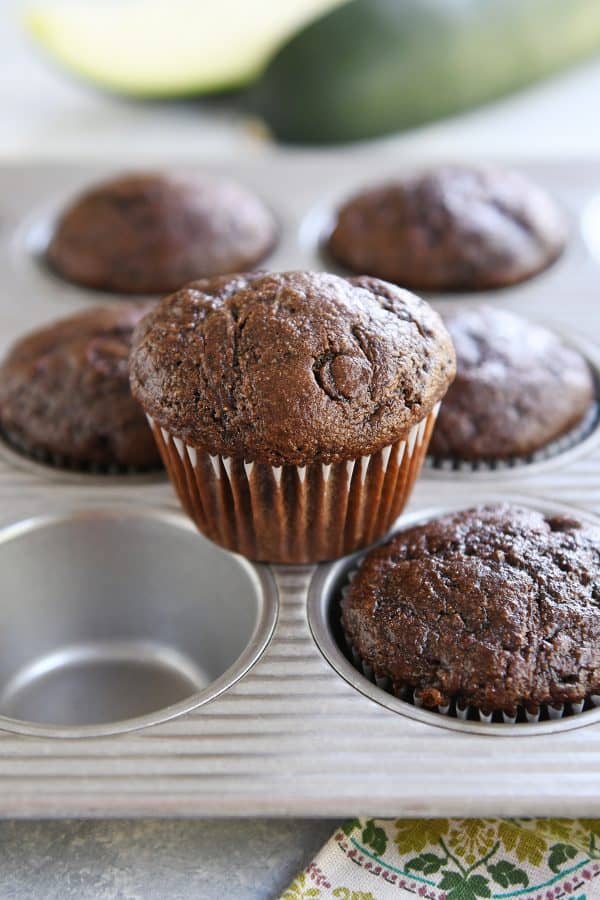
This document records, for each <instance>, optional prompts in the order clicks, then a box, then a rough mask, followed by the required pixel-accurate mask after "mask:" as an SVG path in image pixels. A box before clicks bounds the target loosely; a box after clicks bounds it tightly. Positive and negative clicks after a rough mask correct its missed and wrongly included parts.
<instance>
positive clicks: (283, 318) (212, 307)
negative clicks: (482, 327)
mask: <svg viewBox="0 0 600 900" xmlns="http://www.w3.org/2000/svg"><path fill="white" fill-rule="evenodd" d="M454 365H455V361H454V351H453V348H452V344H451V342H450V339H449V337H448V334H447V332H446V330H445V328H444V326H443V324H442V322H441V320H440V318H439V317H438V315H437V313H435V312H434V311H433V310H432V309H431V308H430V307H429V306H428V305H427V304H426V303H425V302H424V301H422V300H420V299H419V298H417V297H415V296H414V295H412V294H409V293H408V292H406V291H403V290H401V289H399V288H396V287H393V286H392V285H389V284H386V283H384V282H381V281H378V280H376V279H373V278H350V279H347V278H339V277H337V276H335V275H327V274H324V273H311V272H284V273H279V274H260V273H256V274H244V275H232V276H227V277H220V278H212V279H206V280H203V281H196V282H193V283H192V284H189V285H187V287H185V288H183V289H182V290H180V291H178V292H177V293H175V294H173V295H172V296H170V297H167V298H165V299H164V300H163V301H162V302H161V303H160V304H159V305H158V306H157V307H156V308H155V309H154V310H153V311H152V312H151V313H150V315H149V316H148V317H147V318H146V319H144V321H143V322H142V323H141V325H140V327H139V328H138V330H137V332H136V336H135V339H134V349H133V352H132V357H131V384H132V389H133V393H134V395H135V396H136V397H137V399H138V400H139V401H140V403H141V404H142V406H143V407H144V409H145V410H146V412H147V413H148V415H149V416H150V417H151V419H152V420H153V427H154V433H155V436H156V438H157V441H158V442H159V446H161V450H162V453H163V458H164V460H165V464H166V466H167V469H168V470H169V472H170V474H171V477H172V479H173V481H174V483H175V486H176V488H177V489H178V491H179V494H180V496H181V499H182V501H183V503H184V506H185V507H186V509H187V510H188V512H189V513H190V514H191V515H192V517H193V518H194V520H195V521H196V523H197V525H198V527H199V528H200V530H202V531H203V532H204V533H205V534H207V535H208V536H209V537H211V538H212V539H213V540H215V541H217V542H218V543H221V544H223V545H224V546H226V547H229V548H230V549H235V550H239V551H240V552H242V553H245V554H246V555H247V556H250V557H252V558H255V559H269V560H271V561H280V562H300V561H309V560H317V559H326V558H330V557H334V556H337V555H341V554H342V553H345V552H349V551H350V550H352V549H355V548H356V547H358V546H363V545H364V544H366V543H368V542H369V541H370V540H372V539H373V538H375V537H377V536H380V535H381V534H383V533H385V531H386V530H387V528H388V527H389V525H390V524H391V522H392V521H393V520H394V518H395V517H396V516H397V515H398V513H399V510H400V509H401V508H402V506H403V504H404V502H405V500H406V498H407V496H408V494H409V492H410V489H411V487H412V484H413V482H414V479H415V478H416V476H417V473H418V471H419V468H420V465H421V462H422V459H423V455H424V453H425V448H426V446H427V443H428V440H429V435H430V432H431V429H432V427H433V421H434V418H435V414H436V412H437V406H438V403H439V401H440V400H441V398H442V397H443V395H444V393H445V392H446V390H447V387H448V384H449V383H450V381H451V380H452V377H453V375H454Z"/></svg>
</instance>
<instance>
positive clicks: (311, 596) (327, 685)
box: [0, 151, 600, 816]
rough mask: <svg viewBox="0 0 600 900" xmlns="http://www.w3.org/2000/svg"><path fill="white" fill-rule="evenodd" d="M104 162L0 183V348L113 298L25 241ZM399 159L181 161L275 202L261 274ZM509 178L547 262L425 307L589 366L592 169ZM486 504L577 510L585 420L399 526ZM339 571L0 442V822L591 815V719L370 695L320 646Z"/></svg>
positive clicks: (422, 494)
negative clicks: (484, 313)
mask: <svg viewBox="0 0 600 900" xmlns="http://www.w3.org/2000/svg"><path fill="white" fill-rule="evenodd" d="M178 167H179V168H188V169H192V168H193V166H191V165H189V166H178ZM405 167H406V164H405ZM124 168H131V164H126V163H125V164H124V163H123V162H122V161H121V162H115V163H113V164H106V165H104V166H102V167H100V166H98V167H94V166H86V167H77V166H73V165H68V166H67V165H65V166H60V165H23V166H21V165H14V166H8V165H7V166H5V167H3V168H2V170H0V197H2V200H1V203H0V206H1V209H0V262H1V263H2V271H3V273H4V282H3V297H2V303H1V305H0V352H4V351H5V350H6V349H7V347H8V346H9V345H10V343H11V342H12V341H13V340H14V339H15V338H16V337H17V336H19V335H21V334H23V333H24V332H25V331H27V330H29V329H31V328H33V327H36V326H37V325H40V324H42V323H45V322H49V321H51V320H52V319H55V318H57V317H59V316H63V315H68V314H69V313H70V312H73V311H76V310H77V309H81V308H83V307H85V305H87V304H88V303H90V302H99V301H107V300H109V301H110V300H112V301H114V302H118V299H115V298H114V297H111V296H109V295H106V294H100V293H97V292H92V291H86V290H84V289H79V288H76V287H75V286H73V285H70V284H69V285H68V284H66V283H63V282H62V281H61V280H60V279H59V278H58V277H57V276H56V275H54V274H53V273H51V272H50V271H48V270H47V269H46V267H45V265H44V263H43V258H42V251H43V243H44V240H47V237H48V234H49V229H50V228H51V222H52V218H53V215H54V213H55V212H56V210H57V209H58V208H59V207H60V205H61V204H62V203H64V202H66V200H67V199H68V198H69V197H70V196H72V194H73V193H74V192H76V191H77V190H79V189H80V188H82V187H84V186H87V185H88V184H89V183H90V182H92V181H94V180H96V179H98V178H101V177H104V176H105V175H108V174H109V173H112V172H115V171H118V170H119V169H124ZM398 168H399V164H398V162H397V160H395V159H393V158H391V156H389V155H384V154H382V153H381V151H380V152H379V153H378V154H377V155H375V153H374V152H365V151H361V152H360V153H358V154H356V155H353V154H351V153H349V152H347V151H346V152H339V151H336V152H331V153H327V154H323V155H321V156H318V155H315V154H306V155H305V154H289V155H288V154H284V153H281V154H272V155H269V156H265V157H263V158H261V159H256V160H247V161H245V162H243V163H242V162H239V163H235V164H231V165H229V166H225V165H205V166H202V169H203V170H207V169H208V170H209V171H215V172H217V173H220V174H228V175H232V176H234V177H236V178H238V179H239V180H240V181H241V182H243V183H244V184H246V185H248V186H249V187H250V188H254V189H255V190H256V191H257V192H258V193H259V194H260V195H261V196H262V197H263V198H264V199H265V200H266V201H267V203H268V204H269V205H270V207H271V208H272V209H273V211H274V212H275V214H276V216H277V218H278V221H279V222H280V226H281V235H280V241H279V244H278V246H277V247H276V249H275V250H274V252H273V253H272V254H271V256H270V257H269V258H268V259H267V260H266V261H265V263H264V266H265V267H268V268H273V269H284V268H321V269H322V268H326V267H327V266H326V263H324V261H323V257H322V255H321V250H320V238H321V235H322V227H323V222H324V221H326V220H327V218H328V217H329V218H330V212H331V209H332V208H333V207H334V206H335V205H336V204H337V203H338V202H341V201H342V200H344V199H345V198H346V197H347V196H348V195H349V194H350V193H352V192H353V191H355V190H356V189H357V188H359V187H362V186H364V185H365V184H369V183H372V182H373V181H374V180H382V179H384V178H385V177H386V176H387V175H390V176H391V175H393V174H394V173H395V172H397V171H398ZM520 168H521V169H523V170H524V171H526V172H528V173H529V174H531V176H532V177H534V178H535V179H536V180H538V181H539V182H541V183H542V184H544V185H546V186H547V187H548V188H549V189H550V190H551V191H552V192H553V193H554V194H555V195H556V196H557V197H558V199H559V201H560V202H562V204H563V205H564V207H565V208H566V210H567V213H568V215H569V218H570V222H571V240H570V244H569V247H568V249H567V252H566V253H565V255H564V256H563V257H562V258H561V259H560V260H559V261H558V262H557V263H555V264H554V266H552V267H551V268H550V269H549V270H547V271H546V272H544V273H542V274H541V275H539V276H538V277H537V278H535V279H532V280H531V281H529V282H526V283H524V284H521V285H519V286H517V287H513V288H507V289H504V290H501V291H494V292H489V293H486V294H477V295H474V294H469V295H468V296H467V295H466V296H464V297H461V296H459V295H456V294H454V295H451V296H449V297H447V298H446V297H442V296H440V295H437V296H436V297H434V298H431V299H433V302H434V304H435V305H436V306H438V308H441V309H443V308H448V307H449V306H451V305H461V304H465V303H469V304H473V303H478V302H483V301H485V302H489V303H500V304H502V305H503V306H505V307H507V308H509V309H512V310H514V311H515V312H518V313H521V314H523V315H526V316H529V317H531V318H534V319H538V320H540V321H544V322H546V323H547V324H548V325H550V326H551V327H555V328H557V329H558V330H560V331H561V332H563V333H564V334H565V336H567V338H568V339H570V340H573V341H574V342H575V343H577V345H578V346H580V347H581V348H582V349H583V350H584V352H585V353H586V355H587V356H588V359H589V360H590V361H591V363H592V364H593V366H594V367H595V369H596V371H600V350H598V349H597V348H598V347H600V317H599V316H598V311H597V304H598V302H599V301H598V283H599V277H600V259H599V258H598V255H597V248H598V246H599V245H600V222H599V223H598V234H596V231H595V226H594V224H593V223H594V222H595V221H596V220H597V218H598V217H597V216H594V215H592V213H593V210H594V209H595V208H597V206H598V201H597V200H596V199H595V194H596V191H598V193H599V194H600V164H598V165H596V164H592V163H590V164H585V165H584V164H581V163H580V162H579V163H577V164H569V163H567V162H565V163H562V164H548V163H545V164H538V165H535V164H529V165H521V166H520ZM374 171H375V172H376V176H377V177H376V179H375V178H374V177H373V172H374ZM590 211H591V212H590ZM582 223H583V227H582ZM582 334H583V335H585V340H584V341H583V339H582V338H581V337H580V335H582ZM487 498H493V499H498V498H504V499H513V500H515V501H516V502H522V503H527V504H530V505H532V506H534V507H536V508H540V509H543V510H547V509H552V510H554V509H557V510H560V511H564V510H565V509H566V510H567V511H572V512H573V514H574V515H584V516H585V517H586V518H588V517H589V518H591V519H592V520H594V521H596V516H595V512H596V511H598V512H600V439H599V437H598V430H597V429H593V431H592V433H591V434H590V435H588V436H587V437H585V439H584V440H582V441H581V442H579V443H578V444H576V445H575V446H573V447H571V448H569V449H568V450H565V451H561V450H560V448H559V450H558V452H557V453H556V454H554V455H552V456H551V457H550V458H548V459H545V460H543V461H536V462H532V463H528V464H524V465H522V466H519V467H513V468H507V469H500V470H495V471H493V472H491V471H479V472H476V473H472V472H455V471H435V472H434V471H427V470H426V471H425V472H424V473H423V475H422V477H421V479H420V481H419V483H418V485H417V488H416V490H415V493H414V495H413V500H412V502H411V506H410V510H409V512H408V513H407V514H406V515H405V516H404V517H403V520H402V521H403V522H409V521H413V520H415V519H421V518H423V517H427V516H429V515H434V514H435V515H437V514H439V513H441V512H443V511H445V510H447V509H449V508H456V507H460V506H467V505H470V504H472V503H474V502H477V501H480V500H484V499H487ZM599 521H600V520H599ZM351 565H352V562H351V561H350V562H349V561H348V560H342V561H338V562H336V563H331V564H325V565H322V566H318V567H299V566H290V567H283V566H279V567H268V566H256V565H253V564H250V563H248V562H246V561H244V560H242V559H240V558H239V557H235V556H231V555H229V554H227V553H225V552H224V551H221V550H220V549H218V548H216V547H214V546H213V545H211V544H210V543H209V542H207V541H206V540H204V539H203V538H202V537H200V536H199V535H197V534H196V532H195V531H194V529H193V528H192V526H191V525H190V524H189V522H188V521H187V520H186V518H185V517H184V516H183V514H182V513H181V512H180V510H179V507H178V504H177V502H176V499H175V496H174V494H173V491H172V489H171V487H170V485H169V484H168V483H167V482H166V480H165V479H164V478H156V477H153V478H145V479H140V478H139V477H135V476H128V475H116V476H110V475H106V476H97V475H93V474H89V475H86V474H82V473H73V472H68V471H62V470H59V469H57V468H51V467H48V466H45V465H43V464H41V463H36V462H33V461H29V460H26V459H25V458H23V457H19V455H18V454H16V453H15V452H14V451H11V450H10V449H7V448H4V449H2V451H1V453H0V596H1V597H2V619H1V625H2V627H1V630H0V634H1V635H2V637H1V641H2V643H1V650H2V652H1V653H0V786H1V792H0V813H1V814H3V815H12V816H15V815H17V816H53V815H64V816H68V815H102V816H113V815H114V816H116V815H127V816H131V815H227V814H231V815H260V814H273V815H313V816H314V815H323V816H325V815H327V816H334V815H335V816H344V815H357V814H370V815H411V814H413V815H449V814H458V815H492V814H498V813H501V814H503V815H555V814H560V815H588V816H593V815H598V814H600V769H599V767H598V765H597V760H598V753H599V752H600V708H595V709H591V710H588V711H585V712H583V713H581V714H580V715H573V716H569V717H566V718H564V719H557V720H548V721H541V722H539V723H537V724H529V723H523V724H515V725H511V724H502V723H497V724H486V723H479V722H474V721H460V720H458V719H454V718H452V717H443V716H440V715H438V714H436V713H429V712H427V711H424V710H419V709H417V708H415V707H413V706H410V705H409V704H407V703H405V702H403V701H401V700H398V699H397V698H393V697H391V696H390V695H389V694H387V693H386V692H385V691H384V690H383V689H382V688H380V687H377V686H376V685H374V684H371V683H370V682H369V681H368V680H367V678H366V677H365V676H364V675H363V674H362V673H360V672H358V671H357V670H356V669H355V668H354V667H353V666H352V664H351V663H350V662H349V660H348V659H347V658H346V656H345V655H344V653H343V652H342V650H341V649H340V647H339V644H338V643H337V642H336V635H335V627H334V625H332V620H331V616H330V614H329V610H330V603H331V600H332V597H333V595H334V594H335V590H336V585H339V582H340V578H342V579H343V576H344V572H346V571H347V569H348V567H349V566H351Z"/></svg>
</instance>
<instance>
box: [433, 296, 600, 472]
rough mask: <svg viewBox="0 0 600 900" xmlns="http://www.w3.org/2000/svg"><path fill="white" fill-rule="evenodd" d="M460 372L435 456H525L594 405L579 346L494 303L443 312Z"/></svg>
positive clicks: (445, 407)
mask: <svg viewBox="0 0 600 900" xmlns="http://www.w3.org/2000/svg"><path fill="white" fill-rule="evenodd" d="M445 322H446V325H447V326H448V330H449V332H450V334H451V336H452V340H453V342H454V346H455V349H456V357H457V375H456V380H455V382H454V384H453V385H452V386H451V388H450V390H449V391H448V394H447V395H446V397H445V399H444V402H443V404H442V407H441V410H440V414H439V417H438V421H437V424H436V427H435V431H434V433H433V438H432V441H431V444H430V453H431V455H432V456H434V457H436V458H438V459H458V460H461V459H463V460H471V461H474V460H482V459H488V460H489V459H509V458H513V457H527V456H528V455H530V454H532V453H534V452H535V451H536V450H539V449H541V448H542V447H545V446H546V445H547V444H549V443H550V442H551V441H553V440H556V439H557V438H559V437H561V436H562V435H563V434H565V433H566V432H568V431H569V430H570V429H572V428H574V427H575V426H576V425H578V424H579V423H580V422H581V420H582V419H583V418H584V417H585V415H586V414H587V413H588V412H589V411H590V410H591V409H592V406H593V404H594V402H595V385H594V378H593V375H592V372H591V370H590V367H589V366H588V364H587V362H586V361H585V359H584V358H583V357H582V356H581V354H580V353H578V352H577V350H574V349H573V348H572V347H569V346H567V345H566V344H565V343H563V341H562V340H561V339H560V338H559V337H557V336H556V335H555V334H553V333H552V332H550V331H548V330H547V329H546V328H542V327H540V326H539V325H534V324H533V323H532V322H528V321H526V320H525V319H522V318H521V317H520V316H516V315H513V314H512V313H509V312H506V311H503V310H501V309H495V308H491V307H478V308H476V309H471V310H462V311H459V312H457V313H454V314H450V315H447V316H445Z"/></svg>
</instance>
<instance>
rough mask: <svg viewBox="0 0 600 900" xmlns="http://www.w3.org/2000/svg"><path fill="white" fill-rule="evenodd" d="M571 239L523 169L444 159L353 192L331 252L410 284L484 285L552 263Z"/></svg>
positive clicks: (519, 277) (352, 265)
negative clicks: (407, 175)
mask: <svg viewBox="0 0 600 900" xmlns="http://www.w3.org/2000/svg"><path fill="white" fill-rule="evenodd" d="M565 241H566V228H565V224H564V221H563V217H562V216H561V214H560V212H559V210H558V209H557V208H556V206H555V205H554V203H553V202H552V200H551V199H550V198H549V197H548V195H547V194H546V193H545V192H544V191H543V190H542V189H541V188H539V187H537V186H536V185H534V184H532V183H531V182H530V181H529V180H528V179H526V178H525V177H524V176H522V175H520V174H519V173H517V172H513V171H509V170H503V169H498V168H492V167H485V168H471V167H467V166H443V167H440V168H436V169H432V170H430V171H427V172H425V173H423V174H420V175H416V176H413V177H410V178H406V179H404V180H400V181H397V182H394V183H390V184H385V185H382V186H381V187H376V188H373V189H370V190H366V191H364V192H363V193H360V194H358V195H357V196H355V197H353V198H351V199H350V200H349V201H348V202H347V203H346V204H345V205H344V206H343V207H342V208H341V209H340V211H339V213H338V217H337V223H336V225H335V228H334V230H333V232H332V234H331V236H330V238H329V250H330V252H331V254H332V255H333V256H334V257H335V259H337V260H338V261H339V262H341V263H342V264H343V265H344V266H346V267H347V268H349V269H351V270H352V271H354V272H367V273H369V274H370V275H376V276H377V277H378V278H385V279H387V280H388V281H393V282H395V283H397V284H401V285H404V286H406V287H409V288H415V289H422V290H434V291H455V290H483V289H485V288H494V287H501V286H503V285H509V284H514V283H516V282H519V281H523V280H524V279H526V278H529V277H530V276H532V275H534V274H535V273H536V272H539V271H540V270H541V269H544V268H546V266H548V265H549V264H550V263H551V262H552V261H553V260H554V259H556V257H557V256H558V255H559V254H560V252H561V251H562V249H563V247H564V244H565Z"/></svg>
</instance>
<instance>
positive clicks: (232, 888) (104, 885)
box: [0, 819, 336, 900]
mask: <svg viewBox="0 0 600 900" xmlns="http://www.w3.org/2000/svg"><path fill="white" fill-rule="evenodd" d="M335 825H336V823H335V822H332V821H324V820H322V821H311V820H306V819H287V820H281V821H280V820H277V821H276V820H273V819H261V820H257V819H248V820H223V819H220V820H213V819H203V820H201V821H193V820H187V821H186V820H158V819H138V820H124V819H116V820H113V821H104V820H96V821H73V820H66V821H65V820H57V821H53V822H51V821H43V822H40V821H37V822H25V821H5V822H0V846H1V848H2V879H1V881H2V886H1V887H0V897H2V900H7V898H19V900H24V898H28V900H29V898H44V900H71V898H73V900H165V898H169V900H179V898H188V897H194V898H196V900H225V898H226V900H274V898H276V897H278V896H279V894H280V893H281V891H282V890H283V889H284V888H285V887H286V886H287V885H288V883H289V882H290V881H291V880H292V878H293V877H294V875H295V874H296V873H297V872H298V871H299V870H300V869H301V868H303V867H304V866H305V865H306V864H307V863H308V862H309V861H310V859H311V857H312V855H313V854H314V853H315V851H316V850H318V849H319V847H320V846H321V845H322V844H323V843H324V842H325V841H326V840H327V838H328V837H329V835H330V834H331V832H332V831H333V829H334V828H335Z"/></svg>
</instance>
